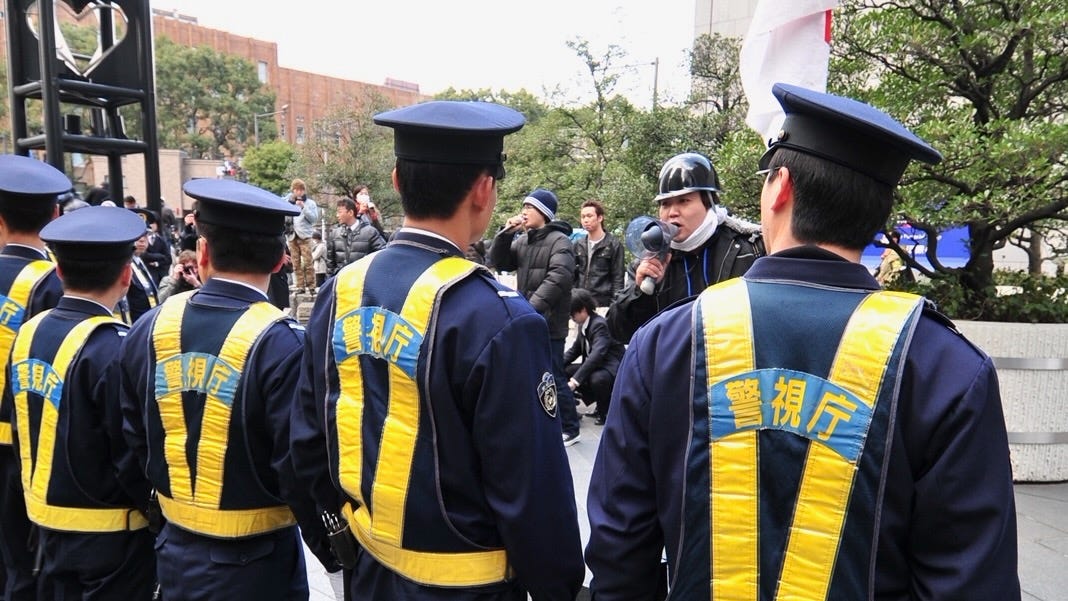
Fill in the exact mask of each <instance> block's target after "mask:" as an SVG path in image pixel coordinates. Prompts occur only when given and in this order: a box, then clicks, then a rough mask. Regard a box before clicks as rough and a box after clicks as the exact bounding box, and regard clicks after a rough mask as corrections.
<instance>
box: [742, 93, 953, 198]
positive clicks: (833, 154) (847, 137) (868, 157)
mask: <svg viewBox="0 0 1068 601" xmlns="http://www.w3.org/2000/svg"><path fill="white" fill-rule="evenodd" d="M771 91H772V93H773V94H774V95H775V98H777V99H778V100H779V104H781V105H782V108H783V111H785V112H786V120H785V121H784V122H783V125H782V130H781V131H780V132H779V135H778V136H777V137H776V138H774V139H772V140H771V141H770V142H769V144H768V150H767V152H765V153H764V156H762V157H761V158H760V168H761V169H767V167H768V164H769V163H770V161H771V157H772V155H774V154H775V151H776V150H778V149H780V148H789V149H792V150H796V151H797V152H802V153H805V154H810V155H813V156H817V157H820V158H822V159H826V160H828V161H831V162H833V163H837V164H839V165H842V166H844V167H848V168H850V169H853V170H855V171H858V172H860V173H863V174H865V175H868V176H869V177H872V178H873V179H875V180H877V181H880V182H882V183H884V184H887V185H890V186H896V185H897V183H898V181H900V180H901V176H902V174H904V173H905V168H906V167H908V164H909V161H911V160H912V159H916V160H918V161H923V162H924V163H931V164H935V163H938V162H940V161H941V160H942V155H941V154H940V153H939V152H938V151H937V150H935V149H934V148H932V147H931V146H930V145H929V144H928V143H927V142H924V141H923V140H921V139H920V138H919V137H918V136H917V135H916V134H914V133H912V132H911V131H909V130H908V129H907V128H905V126H903V125H901V124H900V123H898V122H897V121H896V120H895V119H894V118H893V117H891V116H890V115H887V114H886V113H884V112H882V111H880V110H879V109H876V108H875V107H872V106H870V105H868V104H864V103H863V102H858V101H856V100H853V99H852V98H844V97H842V96H835V95H833V94H826V93H823V92H816V91H814V90H809V89H806V88H802V87H799V86H794V85H789V84H784V83H777V84H775V85H774V86H773V87H772V89H771Z"/></svg>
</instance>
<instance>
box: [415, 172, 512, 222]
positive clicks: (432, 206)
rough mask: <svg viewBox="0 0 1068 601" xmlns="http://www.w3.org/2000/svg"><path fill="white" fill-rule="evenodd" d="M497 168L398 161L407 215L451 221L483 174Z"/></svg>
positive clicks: (492, 174) (489, 173) (490, 173)
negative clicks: (450, 218) (449, 219)
mask: <svg viewBox="0 0 1068 601" xmlns="http://www.w3.org/2000/svg"><path fill="white" fill-rule="evenodd" d="M496 172H497V166H495V165H494V166H490V165H447V164H444V163H424V162H420V161H410V160H407V159H397V187H398V188H399V189H400V190H399V191H400V196H401V206H403V207H404V214H405V215H408V216H410V217H413V218H416V219H428V218H430V219H434V218H436V219H448V218H449V217H452V216H453V215H454V214H455V213H456V208H457V207H459V206H460V202H461V201H462V200H463V199H464V196H466V195H467V193H468V192H469V191H470V190H471V187H472V186H474V185H475V181H476V180H477V179H478V178H479V177H480V176H482V175H489V176H491V177H492V176H494V174H496Z"/></svg>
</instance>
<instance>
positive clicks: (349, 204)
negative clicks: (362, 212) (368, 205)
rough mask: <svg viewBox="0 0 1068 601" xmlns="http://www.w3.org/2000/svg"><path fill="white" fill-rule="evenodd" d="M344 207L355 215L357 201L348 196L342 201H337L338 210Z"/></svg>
mask: <svg viewBox="0 0 1068 601" xmlns="http://www.w3.org/2000/svg"><path fill="white" fill-rule="evenodd" d="M342 207H344V208H345V209H346V210H348V211H351V212H353V213H355V212H356V201H355V200H352V199H351V198H349V197H347V196H346V197H345V198H342V199H341V200H339V201H337V208H339V209H340V208H342Z"/></svg>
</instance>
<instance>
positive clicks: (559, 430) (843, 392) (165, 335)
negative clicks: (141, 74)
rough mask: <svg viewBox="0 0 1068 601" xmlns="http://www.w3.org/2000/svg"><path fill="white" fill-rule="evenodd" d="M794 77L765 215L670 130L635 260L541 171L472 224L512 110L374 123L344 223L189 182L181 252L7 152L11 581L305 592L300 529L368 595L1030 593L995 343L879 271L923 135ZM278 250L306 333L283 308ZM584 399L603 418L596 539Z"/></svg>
mask: <svg viewBox="0 0 1068 601" xmlns="http://www.w3.org/2000/svg"><path fill="white" fill-rule="evenodd" d="M774 93H775V96H776V98H777V99H778V100H779V102H780V104H781V105H782V107H783V109H784V111H785V113H786V120H785V122H784V124H783V126H782V131H781V132H780V134H779V136H778V137H777V138H775V139H773V140H772V141H771V142H770V144H769V147H768V149H767V152H766V153H765V154H764V156H763V157H762V158H761V159H760V163H759V168H760V174H761V175H762V176H763V177H764V184H763V188H762V191H761V197H760V207H761V224H760V225H759V226H758V225H755V224H750V223H747V222H744V221H741V220H739V219H736V218H734V217H732V216H731V215H730V214H729V211H728V210H727V209H726V207H724V206H723V205H722V203H721V201H720V197H719V194H720V191H721V189H722V188H721V184H720V181H719V178H718V176H717V173H716V171H715V169H714V167H713V165H712V163H711V161H710V160H709V159H708V158H707V157H705V156H703V155H700V154H695V153H683V154H679V155H677V156H674V157H670V158H668V159H667V160H666V162H665V163H664V166H663V168H662V170H661V172H660V176H659V181H658V189H657V190H656V192H655V194H650V196H651V197H652V198H653V202H655V205H656V209H657V217H658V218H659V219H660V222H661V223H662V224H663V226H664V228H666V231H670V232H671V235H670V241H669V243H668V248H667V249H666V251H665V252H663V253H656V254H648V255H641V256H639V257H638V258H637V259H635V260H634V261H633V262H632V263H631V265H629V266H625V265H624V262H625V261H624V253H623V245H622V244H621V242H620V240H619V239H618V238H617V237H615V236H613V235H612V234H610V233H609V232H608V231H607V230H606V228H605V224H604V216H605V210H604V206H603V205H602V204H601V203H599V202H598V201H596V200H587V201H585V202H584V203H583V204H582V207H581V211H580V214H579V216H580V217H579V219H580V223H581V225H582V227H583V229H584V230H585V231H586V235H585V236H584V237H580V238H579V239H577V240H575V241H572V239H571V237H570V235H571V233H572V230H571V227H570V226H569V225H568V224H567V222H566V221H562V220H560V219H559V217H560V215H559V210H560V201H559V199H558V197H557V195H556V194H555V193H554V192H553V191H551V190H548V189H546V188H536V189H534V190H532V191H531V192H530V193H529V194H527V195H526V196H525V197H524V198H522V199H521V200H518V201H517V204H518V205H519V211H518V213H516V214H515V215H514V216H513V217H510V218H508V219H507V220H506V222H505V223H504V225H503V226H502V227H501V228H500V229H499V230H498V231H496V232H495V233H494V235H493V236H492V239H491V241H490V242H489V243H488V245H487V243H486V242H485V241H484V240H483V236H484V234H485V232H486V230H487V228H488V227H489V225H490V223H491V221H492V219H493V216H494V212H495V209H496V207H497V204H498V183H499V182H500V181H501V180H502V179H503V178H504V177H505V175H506V171H505V156H504V153H503V146H504V138H505V136H507V135H508V134H510V133H513V132H515V131H517V130H519V129H521V128H522V127H523V126H524V124H525V119H524V117H523V115H522V114H520V113H519V112H517V111H515V110H513V109H511V108H508V107H504V106H501V105H497V104H493V103H487V102H460V101H432V102H426V103H422V104H417V105H413V106H409V107H404V108H399V109H395V110H391V111H387V112H384V113H380V114H378V115H376V116H375V118H374V122H375V123H376V124H377V125H379V126H382V127H386V128H390V129H391V130H392V132H393V136H394V148H395V153H396V164H395V168H394V171H393V174H392V178H393V181H394V184H395V187H396V189H397V191H398V193H399V195H400V199H401V206H402V208H403V213H404V222H403V225H402V226H401V227H400V228H399V229H398V230H397V231H396V232H393V233H392V235H389V236H386V232H385V231H384V230H383V229H382V224H381V222H380V219H379V218H378V217H377V211H376V209H375V207H374V205H373V203H372V202H371V200H370V196H369V191H368V190H367V189H366V188H365V187H361V188H359V189H357V190H354V191H353V195H352V197H351V198H349V197H346V198H344V199H342V200H341V201H340V202H338V203H337V206H336V211H337V225H336V226H334V227H333V228H332V229H331V230H330V231H329V232H328V234H327V235H326V236H324V235H323V233H322V231H321V229H320V228H319V226H318V224H319V223H320V219H321V216H320V212H321V209H320V207H319V206H318V204H317V203H316V202H315V201H314V200H313V199H312V198H310V197H309V196H308V194H307V189H306V186H305V183H304V182H303V181H301V180H299V179H298V180H294V181H293V182H292V185H291V192H290V194H288V195H287V196H285V197H279V196H277V195H274V194H272V193H270V192H267V191H264V190H262V189H259V188H257V187H255V186H251V185H249V184H246V183H242V182H238V181H234V180H229V179H220V180H211V179H201V180H192V181H189V182H187V183H186V184H185V185H184V186H183V191H184V192H185V194H187V195H188V196H190V197H191V198H193V199H195V200H196V209H195V212H194V213H192V214H191V215H189V216H186V218H185V219H186V220H185V222H184V223H183V224H182V225H179V224H178V223H176V222H174V221H173V218H174V216H173V215H171V216H170V218H171V220H172V221H171V222H170V223H167V224H166V225H165V227H166V229H167V231H174V232H175V233H176V234H177V239H178V240H177V245H176V247H174V245H172V246H171V247H168V246H167V242H168V241H167V240H166V239H163V241H162V242H163V245H164V246H163V247H161V246H160V244H159V242H160V239H161V238H163V236H161V232H160V227H161V223H160V221H161V220H160V219H159V218H157V217H156V215H155V214H154V213H152V212H151V211H145V210H141V209H138V207H136V206H133V207H129V208H130V209H133V210H128V209H126V208H121V207H106V206H88V207H81V208H77V210H72V211H69V212H66V213H64V214H63V215H61V216H59V217H58V218H55V216H56V214H57V213H58V212H59V211H58V207H59V199H60V197H61V196H62V195H63V194H65V193H66V192H68V191H69V190H70V188H71V183H70V181H69V179H67V177H66V176H65V175H64V174H63V173H61V172H60V171H58V170H56V169H54V168H53V167H51V166H50V165H47V164H45V163H42V162H39V161H36V160H33V159H30V158H26V157H18V156H4V157H0V240H2V242H3V249H2V250H0V292H3V297H2V298H3V300H4V305H3V311H2V312H0V325H2V326H3V327H2V328H0V352H2V353H3V357H4V363H5V364H6V367H5V368H4V369H3V370H2V371H0V382H2V384H3V396H2V398H0V479H2V480H3V487H0V551H2V560H3V567H4V571H3V574H2V577H3V582H4V589H3V599H5V600H7V601H15V600H22V599H68V598H79V599H150V598H163V599H168V600H171V599H174V600H181V599H197V600H201V599H208V600H214V599H218V600H223V599H306V598H308V595H309V590H308V582H307V576H306V573H307V566H306V565H305V559H304V553H303V550H302V542H301V541H302V539H303V542H304V543H305V544H306V545H307V546H308V548H309V549H310V550H311V551H312V553H313V554H314V556H315V557H316V558H317V559H318V561H319V562H320V563H321V564H322V567H323V568H324V569H326V570H327V571H328V572H331V573H341V574H343V577H342V581H343V589H344V590H343V592H342V595H343V597H344V598H345V599H349V600H352V601H356V600H364V599H383V600H385V599H500V600H515V601H520V600H524V599H527V598H528V595H529V597H530V598H533V599H535V600H561V601H564V600H567V601H570V600H572V599H575V598H576V596H577V595H578V594H579V593H580V588H581V587H582V583H583V579H584V574H585V571H586V568H587V566H588V568H589V570H590V571H591V572H592V575H593V577H592V582H591V583H590V592H591V593H592V596H593V598H594V599H598V600H600V601H605V600H608V601H611V600H615V599H657V598H663V597H664V595H666V594H670V596H671V598H673V599H709V598H712V599H718V598H725V599H726V598H730V599H772V598H790V599H812V600H830V599H879V600H884V599H885V600H890V599H926V598H932V599H973V600H980V601H983V600H998V601H1002V600H1008V601H1012V600H1014V599H1016V600H1018V599H1020V595H1021V593H1020V586H1019V580H1018V576H1017V571H1016V524H1015V511H1014V501H1013V489H1012V479H1011V469H1010V466H1009V461H1008V445H1007V435H1006V432H1005V424H1004V417H1003V415H1002V413H1001V404H1000V398H999V392H998V384H997V377H996V373H995V371H994V369H993V366H992V363H991V361H990V359H989V358H988V357H987V356H986V355H984V354H983V353H982V352H981V351H979V350H978V349H977V348H975V347H974V346H972V345H971V344H970V343H968V342H967V341H966V340H965V339H964V338H963V337H961V336H960V334H959V333H957V332H956V331H955V330H954V329H953V326H952V324H951V322H949V320H948V319H946V318H945V317H943V316H941V315H940V314H939V313H938V312H937V311H936V310H935V308H934V307H933V306H932V305H931V304H930V303H929V302H926V301H925V300H924V299H923V298H921V297H918V296H914V295H910V294H904V293H899V292H887V291H884V290H882V288H881V287H880V285H879V283H878V282H876V281H875V279H874V278H873V277H872V274H871V273H870V272H869V271H868V270H867V269H866V268H864V267H863V266H862V265H861V264H860V255H861V251H862V249H863V248H864V246H865V245H867V243H868V242H869V241H870V240H872V239H873V238H874V236H875V235H876V234H877V232H879V231H880V230H882V229H883V228H884V227H885V225H886V223H887V221H888V220H889V217H890V214H891V205H892V201H893V192H894V188H895V186H896V185H897V183H898V181H899V180H900V178H901V175H902V174H903V172H904V170H905V168H906V167H907V166H908V165H909V163H910V162H911V161H913V160H917V161H922V162H926V163H937V162H938V161H939V160H940V159H941V155H940V154H939V153H938V152H937V151H936V150H935V149H934V148H932V147H931V146H929V145H928V144H927V143H926V142H924V141H923V140H922V139H920V138H919V137H917V136H916V135H915V134H913V133H912V132H911V131H909V130H908V129H906V128H905V127H904V126H902V125H901V124H900V123H898V122H897V121H895V120H894V119H893V118H891V117H890V116H889V115H886V114H885V113H882V112H881V111H879V110H877V109H875V108H874V107H872V106H870V105H867V104H863V103H860V102H857V101H854V100H851V99H848V98H843V97H839V96H834V95H830V94H825V93H820V92H815V91H811V90H806V89H804V88H799V87H796V86H789V85H785V84H777V85H776V86H775V88H774ZM133 204H135V205H136V202H134V203H133ZM324 238H325V239H324ZM387 239H388V241H387ZM171 242H173V240H172V241H171ZM164 250H165V251H166V252H163V251H164ZM471 259H476V260H471ZM483 263H489V264H491V265H492V266H493V268H494V269H496V270H507V271H514V272H515V274H516V285H515V287H514V288H512V287H509V286H506V285H504V284H502V283H501V282H500V281H499V279H498V278H497V277H495V275H494V273H492V272H491V271H490V270H488V269H486V268H485V265H484V264H483ZM290 265H291V271H292V277H293V286H294V287H295V288H297V289H298V290H301V291H304V292H305V293H306V294H310V295H311V296H313V297H314V306H313V308H312V310H311V314H310V317H309V318H308V320H307V324H306V326H301V325H300V324H298V323H297V322H296V321H295V320H294V319H293V318H292V317H291V316H290V315H289V314H288V313H287V312H285V311H283V310H282V309H281V308H280V307H279V303H278V302H277V301H276V300H275V299H274V298H273V294H272V292H273V291H274V289H275V286H276V282H278V281H279V280H280V278H284V281H285V283H286V285H287V286H288V277H289V276H287V275H285V274H286V271H287V268H288V267H289V266H290ZM286 303H287V304H288V299H286ZM569 320H570V322H572V323H573V324H574V327H575V338H574V340H573V342H572V344H571V345H570V346H568V347H567V348H565V346H566V344H565V339H566V338H567V336H568V331H569ZM578 398H581V400H582V401H583V402H585V403H587V404H588V405H591V406H595V409H594V411H593V412H592V414H593V415H592V417H593V418H594V419H595V423H596V424H597V425H598V426H600V427H603V428H604V429H603V433H602V436H601V437H600V446H599V447H598V449H597V456H596V461H595V463H594V467H593V474H592V477H591V483H590V489H589V493H588V501H587V513H588V515H587V519H588V520H589V525H590V538H589V543H588V545H587V547H586V548H585V550H583V549H582V546H581V539H580V534H579V532H580V529H579V525H578V520H579V515H578V513H579V512H578V509H577V506H576V502H575V490H574V484H573V481H572V475H571V470H570V467H569V459H568V453H567V450H566V447H568V446H570V445H573V444H575V443H577V442H579V441H580V433H579V427H578V424H579V420H580V417H579V415H578V407H577V405H578Z"/></svg>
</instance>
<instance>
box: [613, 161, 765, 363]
mask: <svg viewBox="0 0 1068 601" xmlns="http://www.w3.org/2000/svg"><path fill="white" fill-rule="evenodd" d="M657 189H658V193H657V195H656V199H655V200H656V202H657V206H658V209H657V211H658V214H659V218H660V220H661V221H665V222H667V223H670V224H672V225H674V226H676V227H678V233H677V234H676V235H675V237H674V238H673V239H672V241H671V253H670V255H668V258H667V260H666V261H661V260H660V259H659V258H657V257H647V258H642V259H639V260H636V261H635V262H634V264H632V265H631V266H630V269H629V271H628V278H627V286H626V287H625V288H624V289H623V291H622V292H620V293H619V294H618V295H617V296H616V298H615V299H614V300H613V301H612V305H611V306H610V307H609V309H608V315H607V316H606V319H607V320H608V327H609V329H610V330H611V332H612V337H613V338H615V339H616V340H619V341H620V342H623V343H626V342H628V341H630V337H631V336H633V335H634V331H635V330H637V329H638V327H640V326H641V325H642V324H643V323H645V322H646V321H648V320H649V319H650V318H651V317H652V316H653V315H656V314H657V313H658V312H659V311H662V310H663V309H666V308H667V307H668V306H670V305H672V304H674V303H676V302H678V301H680V300H683V299H686V298H690V297H692V296H694V295H696V294H699V293H700V292H701V291H702V290H704V289H705V288H707V287H708V286H711V285H712V284H715V283H716V282H722V281H723V280H726V279H729V278H734V277H738V276H740V275H742V274H743V273H745V272H746V270H747V269H749V267H750V266H751V265H752V264H753V261H755V260H756V258H757V257H759V256H761V255H763V254H764V244H763V242H762V241H761V240H760V228H759V227H758V226H756V225H754V224H752V223H748V222H746V221H742V220H740V219H737V218H734V217H731V216H730V215H728V214H727V209H725V208H724V207H723V206H722V205H720V204H719V191H720V186H719V176H717V175H716V170H715V168H713V167H712V163H711V161H709V160H708V158H706V157H704V156H702V155H700V154H697V153H693V152H686V153H683V154H679V155H675V156H673V157H671V158H670V159H668V160H667V162H665V163H664V166H663V167H662V168H661V169H660V178H659V184H658V188H657ZM646 279H651V280H652V281H653V282H655V286H653V287H650V288H648V289H647V290H651V293H650V292H647V291H643V289H642V285H643V284H645V285H646V286H648V283H646Z"/></svg>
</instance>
